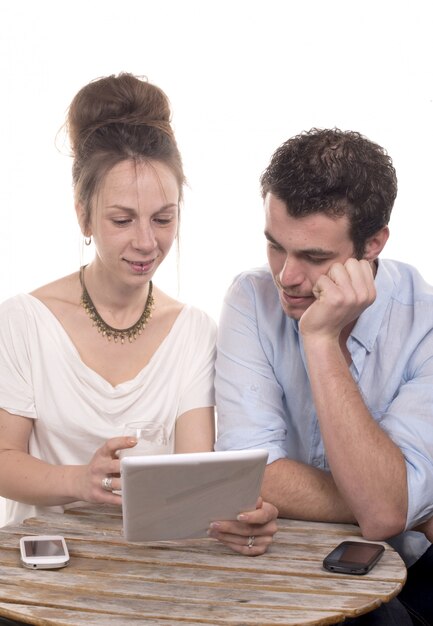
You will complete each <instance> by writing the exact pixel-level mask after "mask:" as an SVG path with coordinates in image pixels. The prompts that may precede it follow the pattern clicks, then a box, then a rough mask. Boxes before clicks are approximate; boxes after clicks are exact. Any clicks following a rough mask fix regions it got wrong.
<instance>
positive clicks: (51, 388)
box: [0, 294, 216, 523]
mask: <svg viewBox="0 0 433 626" xmlns="http://www.w3.org/2000/svg"><path fill="white" fill-rule="evenodd" d="M215 337H216V325H215V322H214V321H213V320H212V319H211V318H210V317H208V316H207V315H206V314H205V313H204V312H202V311H200V310H199V309H196V308H194V307H191V306H187V305H185V306H184V307H183V309H182V310H181V312H180V313H179V315H178V317H177V319H176V320H175V322H174V324H173V326H172V328H171V330H170V333H169V334H168V335H167V337H166V338H165V339H164V341H163V342H162V343H161V345H160V346H159V348H158V349H157V351H156V352H155V353H154V355H153V356H152V358H151V360H150V361H149V363H148V364H147V365H146V366H145V367H144V368H143V369H142V370H141V371H140V372H139V373H138V374H137V376H136V377H135V378H134V379H132V380H129V381H127V382H124V383H121V384H119V385H116V386H115V387H113V386H112V385H111V384H110V383H109V382H108V381H107V380H105V379H104V378H103V377H101V376H100V375H99V374H97V373H96V372H95V371H94V370H92V369H91V368H89V367H88V366H87V365H86V364H85V363H83V361H82V360H81V358H80V355H79V354H78V351H77V349H76V348H75V346H74V344H73V343H72V341H71V339H70V338H69V336H68V334H67V333H66V331H65V330H64V328H63V326H62V325H61V324H60V322H59V321H58V319H57V318H56V317H55V316H54V315H53V313H51V311H50V310H49V309H48V308H47V307H46V306H45V305H44V304H43V303H42V302H41V301H40V300H38V299H37V298H35V297H33V296H31V295H27V294H20V295H18V296H15V297H13V298H11V299H9V300H7V301H5V302H3V303H2V304H1V305H0V407H1V408H3V409H5V410H6V411H8V412H9V413H11V414H15V415H21V416H24V417H28V418H31V419H33V420H34V425H33V431H32V434H31V437H30V442H29V452H30V454H32V455H33V456H35V457H38V458H40V459H43V460H45V461H47V462H48V463H53V464H62V465H76V464H85V463H88V462H89V460H90V459H91V457H92V456H93V454H94V452H95V451H96V450H97V448H99V447H100V446H101V445H102V443H103V442H104V441H105V440H107V439H109V438H110V437H115V436H118V435H121V434H122V430H123V426H124V424H125V423H126V422H131V421H134V420H140V419H151V420H154V421H155V422H161V423H163V424H164V425H165V426H166V428H167V429H168V432H169V433H172V438H171V445H172V447H173V445H174V435H173V433H174V426H175V423H176V419H177V418H178V417H179V416H180V415H182V414H183V413H185V412H186V411H189V410H191V409H194V408H200V407H207V406H213V405H214V390H213V378H214V359H215ZM5 503H6V519H5V523H9V522H12V521H13V522H17V521H20V520H22V519H24V518H25V517H29V516H32V515H35V514H36V513H38V512H40V511H41V509H36V508H35V507H31V506H28V505H24V504H21V503H17V502H13V501H9V500H6V501H5ZM56 510H58V507H56Z"/></svg>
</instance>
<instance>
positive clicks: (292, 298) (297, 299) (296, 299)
mask: <svg viewBox="0 0 433 626" xmlns="http://www.w3.org/2000/svg"><path fill="white" fill-rule="evenodd" d="M281 295H282V296H283V299H284V300H285V301H286V302H289V303H291V304H295V303H301V302H304V301H307V300H308V301H310V300H312V299H314V296H313V295H312V294H308V295H295V294H289V293H287V292H285V291H281Z"/></svg>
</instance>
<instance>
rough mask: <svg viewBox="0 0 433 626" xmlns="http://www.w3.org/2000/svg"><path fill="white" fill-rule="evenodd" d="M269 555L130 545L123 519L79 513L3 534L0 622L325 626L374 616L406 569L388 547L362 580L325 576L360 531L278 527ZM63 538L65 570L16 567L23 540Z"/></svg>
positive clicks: (208, 542) (196, 545)
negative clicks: (337, 550)
mask: <svg viewBox="0 0 433 626" xmlns="http://www.w3.org/2000/svg"><path fill="white" fill-rule="evenodd" d="M279 526H280V530H279V532H278V534H277V537H276V540H275V543H274V545H273V546H272V547H271V549H270V551H269V552H268V553H267V554H266V555H263V556H261V557H256V558H248V557H245V556H241V555H237V554H235V553H233V552H231V551H229V550H228V549H227V548H225V547H224V546H222V545H221V544H219V543H217V542H216V541H214V540H212V539H198V540H197V539H195V540H190V541H185V542H154V543H134V544H132V543H127V542H125V540H124V539H123V537H122V518H121V511H120V510H119V509H114V508H113V507H95V508H94V507H80V508H77V509H70V510H68V511H67V512H66V514H65V515H58V514H51V515H45V516H43V517H40V518H33V519H30V520H26V522H25V523H23V524H20V525H17V526H10V527H8V528H4V529H0V564H1V565H0V615H3V616H5V617H9V618H10V619H17V620H21V621H22V622H25V623H30V624H34V625H35V626H50V625H54V624H58V625H61V626H69V625H71V626H72V625H73V626H81V624H83V625H84V624H86V625H87V626H92V625H93V624H98V626H105V625H106V626H112V625H113V624H116V626H122V624H149V625H152V624H155V626H159V625H160V624H164V625H165V626H178V625H180V624H182V625H183V626H186V625H188V624H190V625H193V624H208V625H209V624H213V625H215V626H220V625H221V626H249V625H253V624H254V626H258V625H260V626H272V625H291V624H311V625H313V624H315V625H326V624H334V623H337V622H339V621H342V620H343V619H344V617H353V616H355V615H358V614H362V613H364V612H366V611H370V610H372V609H374V608H375V607H377V606H379V605H380V603H381V602H384V601H387V600H389V599H391V598H392V597H394V596H395V595H396V594H397V593H398V591H399V590H400V588H401V586H402V584H403V583H404V580H405V576H406V569H405V567H404V564H403V562H402V561H401V559H400V557H399V556H398V554H396V553H395V552H394V551H393V550H392V549H391V548H390V547H389V546H386V551H385V554H384V556H383V558H382V559H381V561H380V562H379V563H378V565H377V566H376V567H375V568H374V569H373V570H372V572H370V573H369V574H367V575H366V576H356V577H355V576H344V575H338V574H332V573H330V572H327V571H326V570H324V569H323V567H322V561H323V558H324V556H325V555H326V554H327V553H328V552H329V550H330V549H331V548H332V547H333V546H334V545H336V544H337V543H338V542H339V541H341V540H343V539H360V538H361V537H360V532H359V528H358V527H356V526H352V525H344V524H318V523H311V522H301V521H296V520H280V522H279ZM42 533H44V534H48V533H49V534H57V533H59V534H62V535H64V536H65V537H66V540H67V543H68V547H69V550H70V554H71V561H70V564H69V566H68V567H66V568H64V569H62V570H58V571H49V570H45V571H43V570H39V571H34V570H27V569H25V568H23V567H21V566H20V563H19V554H18V540H19V537H20V536H22V535H23V534H42Z"/></svg>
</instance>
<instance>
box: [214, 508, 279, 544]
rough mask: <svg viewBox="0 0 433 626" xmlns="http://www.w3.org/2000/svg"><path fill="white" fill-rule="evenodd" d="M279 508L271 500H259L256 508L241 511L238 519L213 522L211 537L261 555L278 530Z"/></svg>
mask: <svg viewBox="0 0 433 626" xmlns="http://www.w3.org/2000/svg"><path fill="white" fill-rule="evenodd" d="M277 517H278V509H277V508H276V507H275V506H274V505H273V504H270V503H269V502H263V500H262V498H259V499H258V500H257V505H256V510H255V511H248V512H246V513H241V514H240V515H238V517H237V521H235V520H232V521H225V522H212V524H211V525H210V528H209V530H208V535H209V537H213V538H214V539H218V541H220V542H221V543H223V544H225V545H226V546H228V547H229V548H231V549H232V550H234V551H235V552H240V554H245V555H246V556H259V555H260V554H263V553H264V552H266V550H267V549H268V547H269V546H270V544H271V543H272V540H273V537H274V535H275V533H276V532H277V530H278V526H277V522H276V519H277Z"/></svg>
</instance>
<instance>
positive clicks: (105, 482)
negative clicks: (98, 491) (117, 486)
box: [101, 476, 113, 491]
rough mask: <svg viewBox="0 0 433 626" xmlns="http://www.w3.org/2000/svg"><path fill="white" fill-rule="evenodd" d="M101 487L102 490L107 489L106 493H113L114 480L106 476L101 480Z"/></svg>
mask: <svg viewBox="0 0 433 626" xmlns="http://www.w3.org/2000/svg"><path fill="white" fill-rule="evenodd" d="M101 487H102V489H105V491H113V479H112V478H109V477H108V476H105V477H104V478H103V479H102V480H101Z"/></svg>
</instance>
